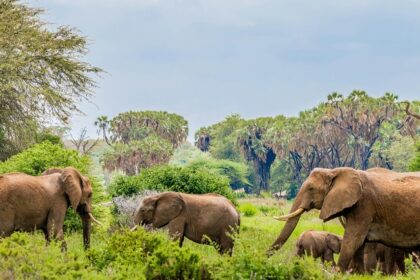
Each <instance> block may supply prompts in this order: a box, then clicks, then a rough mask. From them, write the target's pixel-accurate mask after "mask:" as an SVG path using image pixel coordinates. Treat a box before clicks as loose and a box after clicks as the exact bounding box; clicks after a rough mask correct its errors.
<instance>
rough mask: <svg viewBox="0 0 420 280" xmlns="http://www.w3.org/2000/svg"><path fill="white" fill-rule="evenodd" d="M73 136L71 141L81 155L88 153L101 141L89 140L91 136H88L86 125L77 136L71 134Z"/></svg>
mask: <svg viewBox="0 0 420 280" xmlns="http://www.w3.org/2000/svg"><path fill="white" fill-rule="evenodd" d="M70 137H71V140H70V141H71V143H72V144H73V145H74V147H75V148H76V151H78V152H79V153H80V154H81V155H88V154H90V152H91V151H92V149H93V148H95V146H96V145H97V144H98V143H99V139H96V140H89V137H88V136H87V129H86V127H84V128H83V129H82V130H81V131H80V133H79V136H78V137H77V138H75V137H73V135H71V134H70Z"/></svg>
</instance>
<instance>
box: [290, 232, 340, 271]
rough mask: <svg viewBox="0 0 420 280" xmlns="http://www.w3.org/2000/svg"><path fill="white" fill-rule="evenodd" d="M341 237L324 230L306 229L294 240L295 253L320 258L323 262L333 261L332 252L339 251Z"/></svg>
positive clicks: (300, 255)
mask: <svg viewBox="0 0 420 280" xmlns="http://www.w3.org/2000/svg"><path fill="white" fill-rule="evenodd" d="M340 248H341V237H340V236H338V235H335V234H333V233H329V232H325V231H315V230H308V231H305V232H304V233H302V234H301V235H300V237H299V239H298V241H297V242H296V249H297V252H296V255H297V256H299V257H302V256H303V255H308V256H312V257H314V258H321V260H322V261H323V262H325V261H328V262H332V264H333V265H335V262H334V253H339V252H340Z"/></svg>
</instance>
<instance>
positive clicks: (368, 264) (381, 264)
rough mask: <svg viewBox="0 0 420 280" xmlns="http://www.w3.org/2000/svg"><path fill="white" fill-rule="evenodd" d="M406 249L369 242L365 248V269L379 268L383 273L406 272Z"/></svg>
mask: <svg viewBox="0 0 420 280" xmlns="http://www.w3.org/2000/svg"><path fill="white" fill-rule="evenodd" d="M404 259H405V251H404V250H402V249H397V248H391V247H388V246H385V245H383V244H381V243H376V242H373V243H372V242H368V243H366V244H365V248H364V263H365V266H364V268H365V271H367V272H373V271H374V270H375V269H379V271H382V273H383V274H395V273H396V272H397V270H399V271H400V272H401V273H405V263H404Z"/></svg>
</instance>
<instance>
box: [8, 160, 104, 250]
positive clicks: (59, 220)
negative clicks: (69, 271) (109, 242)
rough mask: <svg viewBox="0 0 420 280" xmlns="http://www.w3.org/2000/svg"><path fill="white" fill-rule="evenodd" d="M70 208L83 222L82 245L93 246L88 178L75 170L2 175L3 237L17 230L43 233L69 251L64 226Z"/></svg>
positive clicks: (90, 192)
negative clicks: (91, 241) (38, 174)
mask: <svg viewBox="0 0 420 280" xmlns="http://www.w3.org/2000/svg"><path fill="white" fill-rule="evenodd" d="M69 206H71V207H72V208H73V209H74V211H76V212H77V213H78V214H79V215H80V217H81V219H82V222H83V244H84V248H85V249H87V248H89V246H90V232H91V220H93V221H96V222H98V221H97V220H96V219H95V218H94V217H93V215H92V186H91V183H90V181H89V179H88V178H87V177H85V176H82V175H81V174H80V172H79V171H78V170H77V169H75V168H73V167H67V168H64V169H56V170H55V171H54V172H52V170H50V171H48V170H47V171H46V172H44V174H43V175H42V176H31V175H27V174H23V173H10V174H4V175H1V176H0V236H1V237H7V236H9V235H11V234H12V233H13V232H15V231H27V232H31V231H35V230H36V229H40V230H42V231H43V232H44V235H45V239H46V241H47V243H49V242H50V240H51V239H52V238H54V239H57V240H61V241H62V249H63V250H65V249H66V243H65V241H64V234H63V223H64V217H65V215H66V211H67V208H68V207H69Z"/></svg>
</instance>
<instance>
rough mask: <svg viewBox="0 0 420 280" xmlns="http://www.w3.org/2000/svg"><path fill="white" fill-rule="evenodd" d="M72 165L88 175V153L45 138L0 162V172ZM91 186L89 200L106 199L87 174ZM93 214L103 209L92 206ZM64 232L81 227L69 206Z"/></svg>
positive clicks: (100, 214) (33, 171)
mask: <svg viewBox="0 0 420 280" xmlns="http://www.w3.org/2000/svg"><path fill="white" fill-rule="evenodd" d="M67 166H73V167H75V168H77V169H78V170H79V171H80V172H81V173H83V174H88V173H89V170H90V166H91V160H90V158H89V157H88V156H81V155H79V153H78V152H77V151H74V150H67V149H65V148H64V147H63V146H62V145H60V144H52V143H51V142H49V141H45V142H42V143H39V144H36V145H33V146H32V147H30V148H28V149H26V150H24V151H22V152H21V153H19V154H17V155H14V156H12V157H11V158H9V159H8V160H6V161H4V162H0V174H3V173H10V172H23V173H26V174H29V175H33V176H37V175H40V174H41V173H42V172H44V171H45V170H47V169H48V168H51V167H59V168H63V167H67ZM89 179H90V181H91V183H92V188H93V203H98V202H101V201H104V200H105V199H106V196H105V193H104V189H103V187H102V185H101V183H100V181H99V180H98V179H97V178H95V177H93V176H89ZM93 208H94V212H93V214H94V215H95V216H96V217H97V218H99V219H100V218H101V217H104V213H105V212H106V211H107V210H105V209H104V207H98V206H95V207H93ZM64 229H65V230H66V231H74V230H79V229H82V222H81V219H80V217H79V215H78V214H76V213H75V211H74V210H73V209H72V208H69V209H67V214H66V219H65V221H64Z"/></svg>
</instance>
